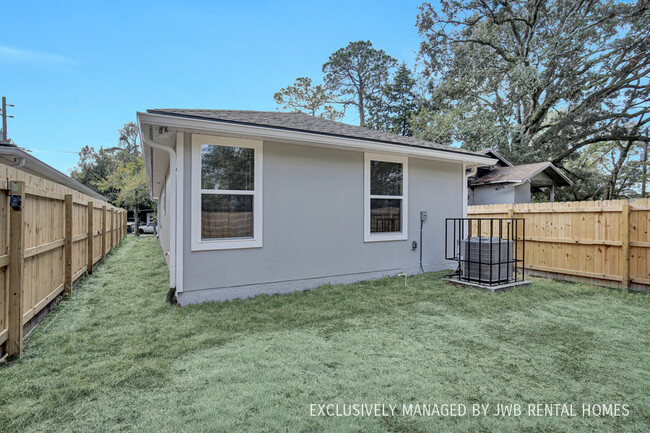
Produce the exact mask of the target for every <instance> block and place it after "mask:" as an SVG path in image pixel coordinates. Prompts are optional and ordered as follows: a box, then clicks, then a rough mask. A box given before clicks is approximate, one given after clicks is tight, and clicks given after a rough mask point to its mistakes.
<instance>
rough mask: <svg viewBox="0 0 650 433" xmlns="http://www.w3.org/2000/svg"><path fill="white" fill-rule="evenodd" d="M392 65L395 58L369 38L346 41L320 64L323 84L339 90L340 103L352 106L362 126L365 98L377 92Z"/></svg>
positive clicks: (379, 92) (376, 94) (381, 89)
mask: <svg viewBox="0 0 650 433" xmlns="http://www.w3.org/2000/svg"><path fill="white" fill-rule="evenodd" d="M396 65H397V60H395V59H394V58H392V57H391V56H389V55H388V54H386V53H385V52H384V50H377V49H375V48H373V46H372V43H371V42H370V41H357V42H350V43H349V44H348V46H347V47H345V48H341V49H339V50H337V51H336V52H334V53H333V54H332V55H330V57H329V60H328V61H327V62H325V64H324V65H323V73H324V74H325V85H326V86H327V87H328V88H329V89H332V90H333V91H336V92H339V101H340V102H342V103H343V104H344V106H349V105H352V106H354V107H356V109H357V110H358V112H359V124H360V125H365V124H366V111H367V109H368V100H369V99H371V98H373V97H377V96H378V95H379V94H381V92H382V91H383V90H384V86H385V85H386V83H387V81H388V78H389V76H390V71H391V69H392V68H394V67H395V66H396Z"/></svg>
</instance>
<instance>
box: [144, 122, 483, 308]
mask: <svg viewBox="0 0 650 433" xmlns="http://www.w3.org/2000/svg"><path fill="white" fill-rule="evenodd" d="M137 117H138V124H139V128H140V131H141V137H142V142H143V154H144V162H145V169H146V173H147V179H148V182H149V188H150V191H151V195H152V198H153V199H155V200H156V201H157V203H158V232H159V237H160V241H161V244H162V247H163V250H164V253H165V258H166V260H167V263H168V266H169V273H170V287H172V288H175V289H176V297H177V300H178V302H179V303H180V304H181V305H186V304H189V303H200V302H204V301H219V300H229V299H236V298H247V297H251V296H255V295H258V294H274V293H286V292H290V291H295V290H305V289H310V288H314V287H317V286H320V285H323V284H326V283H332V284H342V283H351V282H357V281H363V280H369V279H374V278H380V277H382V276H386V275H396V274H398V273H400V272H404V273H406V274H415V273H417V272H419V271H420V269H421V267H420V264H421V266H422V269H424V270H425V271H433V270H438V269H443V268H446V267H448V265H445V262H444V248H443V247H444V245H443V242H444V218H445V217H460V216H463V215H464V214H465V212H466V208H467V200H466V198H467V194H466V188H467V181H466V175H465V173H466V170H468V169H472V168H473V167H477V166H482V165H492V164H494V163H495V160H494V159H492V158H490V157H489V156H486V155H482V154H478V153H474V152H470V151H466V150H462V149H457V148H452V147H447V146H442V145H438V144H435V143H430V142H426V141H422V140H418V139H414V138H409V137H403V136H398V135H394V134H388V133H383V132H378V131H373V130H369V129H366V128H361V127H357V126H352V125H346V124H343V123H339V122H333V121H330V120H325V119H320V118H316V117H312V116H308V115H305V114H299V113H282V112H255V111H231V110H186V109H158V110H148V111H147V112H143V113H138V114H137ZM421 212H426V214H423V217H422V219H424V220H425V221H423V222H421ZM421 228H422V233H420V229H421Z"/></svg>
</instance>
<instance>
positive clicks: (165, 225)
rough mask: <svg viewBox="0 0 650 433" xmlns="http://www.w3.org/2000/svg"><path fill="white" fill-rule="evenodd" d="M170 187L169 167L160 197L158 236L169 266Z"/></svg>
mask: <svg viewBox="0 0 650 433" xmlns="http://www.w3.org/2000/svg"><path fill="white" fill-rule="evenodd" d="M170 188H171V183H170V182H169V169H168V170H167V174H166V175H165V181H164V185H163V187H162V190H161V193H160V197H159V199H158V227H157V230H158V237H159V238H160V244H161V246H162V249H163V253H165V261H166V262H167V266H169V258H170V256H169V255H168V254H166V253H167V252H168V251H169V238H170V236H171V227H170V218H169V216H170V206H171V203H170V202H169V199H170V196H171V194H170Z"/></svg>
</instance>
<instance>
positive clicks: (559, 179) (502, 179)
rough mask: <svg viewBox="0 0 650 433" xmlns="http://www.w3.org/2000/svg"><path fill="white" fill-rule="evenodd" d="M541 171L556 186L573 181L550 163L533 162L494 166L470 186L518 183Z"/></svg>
mask: <svg viewBox="0 0 650 433" xmlns="http://www.w3.org/2000/svg"><path fill="white" fill-rule="evenodd" d="M542 172H544V174H546V175H547V176H548V177H550V178H551V179H553V181H554V182H555V183H556V185H557V186H565V185H573V182H571V180H570V179H569V178H568V177H566V176H565V175H564V174H563V173H562V172H561V171H560V170H559V169H558V168H557V167H556V166H554V165H553V164H552V163H550V162H537V163H535V164H524V165H513V166H512V167H499V168H495V169H494V170H492V171H490V172H489V173H488V174H486V175H485V176H481V177H479V178H476V179H474V180H473V181H471V182H470V186H478V185H485V184H488V183H520V182H525V181H527V180H530V179H532V178H533V177H535V176H537V175H538V174H539V173H542Z"/></svg>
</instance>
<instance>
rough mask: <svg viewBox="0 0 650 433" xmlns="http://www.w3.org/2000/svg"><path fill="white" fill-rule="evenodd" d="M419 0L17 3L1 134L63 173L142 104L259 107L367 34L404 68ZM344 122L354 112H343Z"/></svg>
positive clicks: (113, 140) (113, 137)
mask: <svg viewBox="0 0 650 433" xmlns="http://www.w3.org/2000/svg"><path fill="white" fill-rule="evenodd" d="M421 3H422V0H420V1H410V0H401V1H399V0H395V1H381V0H375V1H350V0H348V1H327V2H311V1H306V0H301V1H258V2H253V1H251V2H238V1H203V2H200V1H183V2H171V1H155V2H147V1H137V2H133V1H130V2H126V1H88V2H80V1H72V2H69V1H58V2H50V1H27V0H23V1H19V2H4V4H3V5H2V7H1V16H2V32H0V96H6V97H7V103H9V104H15V108H9V109H8V112H9V114H10V115H13V116H15V118H14V119H9V120H8V122H9V124H8V127H7V131H8V135H9V138H11V139H13V140H14V141H15V142H16V144H17V145H18V146H20V147H23V148H26V149H29V150H30V151H32V154H33V155H34V156H36V157H37V158H39V159H41V160H42V161H44V162H46V163H48V164H50V165H52V166H53V167H55V168H57V169H59V170H61V171H62V172H64V173H66V174H67V173H69V171H70V169H71V168H72V167H74V166H75V165H76V163H77V160H78V156H77V153H78V152H79V150H80V149H81V148H82V147H83V146H85V145H89V146H93V147H95V148H99V147H100V146H103V147H112V146H115V145H116V144H117V139H118V134H117V130H118V129H120V128H121V127H122V126H123V124H125V123H127V122H129V121H135V114H136V112H137V111H144V110H146V109H149V108H208V109H209V108H212V109H234V110H264V111H271V110H275V109H276V108H277V105H276V104H275V102H274V101H273V94H274V93H275V92H276V91H278V90H279V89H280V88H282V87H285V86H287V85H289V84H292V83H293V82H294V80H295V78H297V77H300V76H309V77H311V78H313V79H321V78H322V71H321V68H322V65H323V63H324V62H325V61H327V58H328V57H329V55H330V54H331V53H333V52H334V51H336V50H337V49H339V48H341V47H344V46H346V45H347V44H348V43H349V42H351V41H357V40H370V41H371V42H372V43H373V45H374V46H375V47H376V48H380V49H383V50H385V51H386V52H387V53H388V54H390V55H391V56H393V57H395V58H396V59H398V60H399V61H406V62H407V64H408V65H409V66H411V67H412V66H413V65H414V64H415V58H416V51H417V49H418V46H419V43H420V37H419V35H418V33H417V29H416V28H415V23H416V16H417V13H418V6H419V5H420V4H421ZM345 120H346V121H348V122H354V121H355V120H357V119H355V118H354V117H352V118H350V116H346V119H345Z"/></svg>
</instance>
